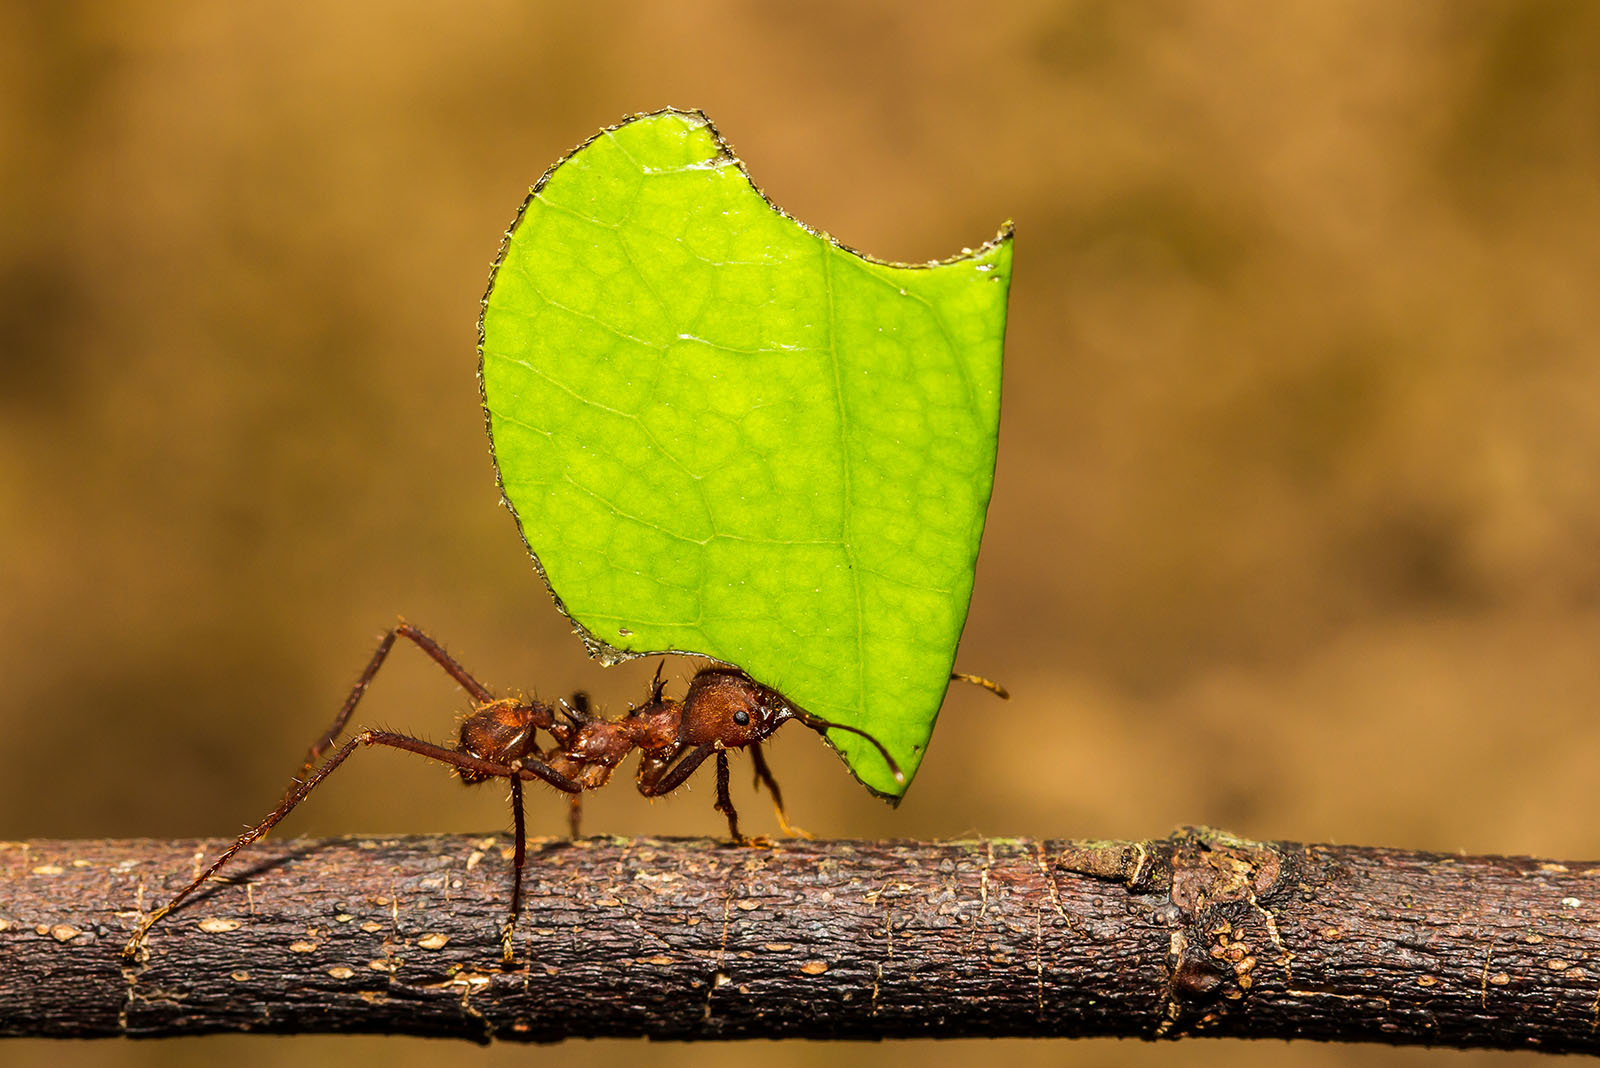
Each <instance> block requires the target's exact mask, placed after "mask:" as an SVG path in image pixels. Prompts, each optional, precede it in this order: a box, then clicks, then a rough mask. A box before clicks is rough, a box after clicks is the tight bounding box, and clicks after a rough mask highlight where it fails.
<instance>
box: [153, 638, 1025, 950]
mask: <svg viewBox="0 0 1600 1068" xmlns="http://www.w3.org/2000/svg"><path fill="white" fill-rule="evenodd" d="M400 637H403V638H407V639H409V640H410V641H411V642H413V643H415V644H416V646H417V647H418V648H420V649H421V650H422V651H423V652H424V653H426V654H427V655H428V656H429V657H430V658H431V659H432V660H433V661H434V662H435V663H437V664H438V665H439V666H440V667H441V668H443V669H444V670H445V671H446V672H447V673H448V674H449V675H450V676H451V677H452V678H454V679H455V680H456V682H458V683H460V684H461V686H462V687H463V688H464V689H465V690H466V691H467V692H468V693H469V694H471V695H472V699H473V702H474V709H473V711H472V713H471V714H469V715H468V716H467V717H466V719H464V720H463V721H462V724H461V730H460V734H459V735H458V738H457V742H456V745H455V747H454V748H447V747H445V746H440V745H435V744H433V743H432V742H427V741H423V740H422V739H420V738H414V737H411V736H410V735H405V734H397V733H394V732H392V731H380V730H371V729H365V730H362V731H360V732H358V733H357V734H356V735H355V736H354V737H352V738H351V739H350V740H349V741H347V742H345V743H344V745H342V746H340V747H339V748H338V749H337V750H336V751H335V752H334V753H333V755H332V756H330V757H329V758H328V759H327V760H326V761H325V762H324V763H323V764H322V765H321V766H320V767H317V768H316V770H315V771H312V768H313V766H314V765H316V762H317V761H318V760H319V759H321V757H322V755H323V754H324V753H326V752H327V751H328V750H329V749H330V748H331V747H332V746H333V744H334V743H335V742H336V741H337V740H338V738H339V736H340V735H341V734H342V733H343V732H344V728H345V725H346V724H347V723H348V722H349V719H350V715H351V713H353V712H354V711H355V707H356V705H357V704H358V703H359V702H360V700H361V697H362V695H363V694H365V693H366V690H367V687H368V685H370V684H371V682H372V679H373V677H374V676H375V675H376V674H377V673H378V669H379V668H380V667H381V666H382V665H383V662H384V660H385V659H386V658H387V657H388V655H389V651H390V650H391V649H392V648H393V647H394V643H395V639H396V638H400ZM952 677H953V678H957V679H962V680H964V681H969V682H976V683H978V684H979V685H982V686H985V687H986V688H988V689H990V690H993V691H994V692H995V693H997V694H999V695H1000V696H1002V697H1004V696H1005V691H1004V690H1003V689H1002V688H1000V687H999V686H997V685H995V684H994V683H991V682H989V681H988V680H985V679H981V678H978V677H976V676H970V675H960V674H958V675H954V676H952ZM791 719H793V720H799V721H800V722H802V723H804V724H806V725H807V726H809V727H811V728H812V729H813V730H816V731H818V732H821V731H826V730H845V731H850V732H852V733H854V734H859V735H861V736H862V737H864V738H866V739H867V740H868V741H870V742H871V743H872V744H873V745H875V746H877V748H878V751H879V752H880V753H882V754H883V758H884V760H885V761H887V762H888V764H889V767H890V769H891V770H892V771H893V773H894V775H895V777H896V778H897V779H900V780H901V781H904V777H903V775H902V773H901V771H900V769H899V766H898V765H896V764H895V762H894V759H893V758H892V757H890V756H889V753H888V751H887V750H886V749H884V747H883V745H882V744H881V743H880V742H878V740H877V739H876V738H873V737H872V736H871V735H870V734H868V733H867V732H865V731H863V730H860V729H858V728H856V727H851V726H847V725H845V724H840V723H832V722H829V721H827V720H823V719H820V718H818V717H816V716H813V715H811V714H810V713H808V712H806V711H804V710H803V709H800V708H797V707H796V706H794V705H793V704H792V703H790V702H789V701H788V700H786V699H785V698H784V697H783V695H782V694H780V693H778V692H777V691H776V690H773V689H770V688H769V687H766V686H763V685H761V684H760V683H758V682H756V681H755V680H754V679H752V678H750V677H749V676H748V675H746V674H745V673H744V672H742V671H739V670H738V669H737V668H732V667H727V666H720V665H718V666H712V667H706V668H703V669H701V670H700V671H699V672H698V673H697V674H696V675H695V676H694V678H693V679H692V680H691V681H690V683H689V689H688V691H687V692H686V693H685V694H684V697H683V700H682V701H677V700H674V699H672V698H670V697H667V696H666V695H665V693H664V686H663V684H662V682H661V672H660V669H659V668H658V669H657V671H656V678H655V681H654V683H653V684H652V685H651V688H650V697H649V699H648V700H646V701H645V703H644V704H642V705H640V706H638V707H636V708H630V709H629V710H628V711H627V712H625V713H624V714H623V715H621V716H619V717H617V718H616V719H603V718H601V717H599V716H595V715H593V714H592V713H591V712H590V711H589V702H588V699H587V698H586V697H585V696H584V695H583V694H581V693H580V694H575V695H573V698H572V699H571V700H570V701H561V702H559V703H558V704H557V705H556V706H554V707H552V706H550V705H547V704H544V703H543V702H541V701H536V700H532V699H530V698H515V697H496V696H494V694H492V693H490V692H489V690H488V688H487V687H485V686H484V685H483V684H482V683H480V682H479V681H478V680H477V679H475V678H473V677H472V676H471V675H470V674H468V672H467V670H466V669H465V668H463V667H462V666H461V665H460V664H459V663H457V662H456V661H455V659H454V658H453V657H451V656H450V654H449V653H447V652H445V651H444V649H443V648H441V647H440V646H439V644H438V643H437V642H435V641H434V640H433V639H432V638H430V637H428V636H427V635H426V634H424V633H423V632H422V631H420V630H418V629H417V628H415V627H413V626H412V625H411V624H409V623H407V622H405V621H404V620H402V621H401V622H400V623H399V624H398V625H397V626H396V627H395V628H394V629H393V630H391V631H389V632H388V634H386V635H384V638H383V641H382V642H380V643H379V645H378V648H377V651H376V652H374V653H373V655H372V659H371V660H370V661H369V662H368V664H367V667H366V670H365V671H363V672H362V673H361V677H360V678H359V679H358V680H357V681H356V684H355V687H354V688H353V689H352V690H351V691H350V696H349V697H347V698H346V699H345V702H344V705H343V707H341V708H340V709H339V714H338V715H337V716H336V717H335V718H334V721H333V725H332V726H330V727H329V728H328V730H327V732H326V733H324V734H323V736H322V737H321V738H319V739H318V740H317V742H316V744H314V745H313V746H312V747H311V749H310V752H308V753H307V755H306V760H305V764H304V766H303V767H302V768H301V771H300V776H298V777H297V778H296V780H295V784H294V786H293V787H292V788H291V789H290V791H289V793H288V794H287V795H286V796H285V797H284V799H283V801H282V802H281V803H280V804H279V805H278V807H277V808H275V809H273V810H272V812H270V813H268V814H267V816H266V818H265V819H263V820H262V821H261V822H260V823H258V824H256V825H255V826H254V827H252V828H250V829H249V830H247V831H245V833H244V834H242V835H240V836H239V840H238V841H236V842H235V843H234V844H233V845H231V846H229V847H228V848H227V849H226V850H225V851H224V852H223V853H222V855H221V856H219V857H218V858H217V859H216V860H215V861H213V862H212V863H211V866H210V867H208V868H206V869H205V871H203V872H201V873H200V874H199V875H198V876H197V877H196V878H195V879H194V881H192V882H191V883H189V885H188V886H186V887H184V888H183V889H182V890H180V891H179V892H178V893H177V895H176V896H174V897H173V899H172V900H171V901H169V902H167V903H166V904H165V905H163V906H162V907H160V908H158V909H156V910H155V911H154V912H152V913H151V914H150V915H149V916H147V917H145V919H144V920H143V922H141V923H140V924H139V926H138V928H137V929H136V930H135V931H134V933H133V936H132V937H131V938H129V940H128V943H127V945H126V946H125V947H124V948H123V954H124V955H125V956H127V957H129V958H133V957H136V956H137V955H138V953H139V950H140V947H141V946H142V945H143V943H144V938H145V935H146V933H147V932H148V931H149V930H150V928H151V927H152V926H154V925H155V924H156V923H157V922H158V921H160V920H161V918H162V917H163V916H165V915H167V913H169V912H171V911H172V910H173V909H175V908H177V907H178V905H180V904H182V902H183V901H184V899H186V898H187V897H188V896H189V895H190V894H192V893H194V892H195V891H196V890H198V889H199V888H200V887H201V886H202V885H203V884H204V883H205V882H206V881H207V880H208V879H210V878H211V876H213V875H215V874H216V873H217V872H218V871H219V870H220V869H221V868H222V866H223V865H224V864H226V863H227V862H228V861H229V860H230V859H232V857H233V856H234V854H236V853H238V852H239V850H241V849H243V848H245V847H246V846H248V845H250V844H251V843H252V842H255V841H257V840H258V839H260V838H261V837H262V836H264V835H265V834H266V833H267V832H268V831H270V830H271V829H272V828H273V827H274V826H276V825H277V824H278V823H279V822H280V821H281V820H282V819H283V818H284V817H285V816H287V815H288V814H289V813H290V812H291V811H293V810H294V808H295V806H296V805H298V804H300V802H301V801H304V800H305V799H306V796H307V795H308V794H310V793H311V791H312V790H314V789H315V788H316V787H317V785H318V784H319V783H321V782H322V780H324V779H326V778H327V777H328V775H329V774H331V773H332V772H333V771H334V769H336V768H337V767H338V766H339V765H340V764H342V763H344V761H345V760H346V759H347V758H348V757H349V756H350V754H351V753H353V752H355V751H356V750H357V749H358V748H360V747H362V746H368V745H383V746H389V747H392V748H395V749H404V750H407V751H408V752H412V753H417V754H419V755H421V756H425V757H428V758H430V759H433V760H438V761H440V762H442V763H445V764H449V765H451V766H452V767H454V768H455V771H456V775H457V776H458V777H459V778H460V779H461V781H462V782H463V783H466V784H468V785H472V784H476V783H481V782H486V781H488V780H489V779H494V778H502V779H506V780H507V781H509V782H510V784H511V815H512V821H513V826H514V830H515V856H514V858H513V861H512V883H511V915H510V918H509V919H508V920H507V922H506V926H505V928H504V933H503V939H502V941H503V946H504V957H505V960H506V962H507V963H508V964H509V963H510V962H511V959H512V941H511V936H512V931H513V929H514V925H515V924H516V921H517V916H518V914H519V913H520V912H521V909H522V867H523V861H524V860H525V859H526V854H527V843H526V833H525V830H524V816H523V802H522V784H523V782H524V781H527V780H531V779H538V780H540V781H542V782H545V783H548V784H549V785H551V786H553V787H555V788H556V789H557V790H561V791H563V792H565V793H566V794H568V795H569V797H570V799H571V810H570V819H571V827H572V834H573V837H577V835H578V822H579V815H580V805H581V795H582V793H583V791H584V790H594V789H598V788H599V787H602V786H604V785H605V784H606V783H607V782H609V781H610V779H611V775H612V772H614V771H615V770H616V768H617V765H618V764H620V763H621V762H622V761H623V759H624V758H626V757H627V755H628V754H629V753H631V752H632V751H633V750H635V749H637V750H639V752H640V758H639V770H638V775H637V783H638V787H639V792H640V793H642V794H644V795H645V796H646V797H659V796H661V795H662V794H666V793H670V792H671V791H672V790H675V789H677V788H678V787H679V786H680V785H682V784H683V782H684V780H685V779H687V778H688V777H689V776H690V775H691V774H693V773H694V771H695V770H696V769H697V768H699V766H700V765H701V764H702V763H704V762H705V760H706V758H707V757H709V756H712V755H713V754H714V755H715V756H716V758H717V801H716V809H717V811H718V812H721V813H722V814H723V815H725V816H726V817H727V820H728V834H729V835H730V836H731V837H732V839H733V840H734V842H736V843H743V842H745V841H746V839H745V837H744V835H743V834H741V833H740V831H739V817H738V813H737V812H736V811H735V810H734V807H733V801H732V798H731V797H730V796H729V792H728V750H730V749H749V750H750V754H751V758H752V762H753V763H754V765H755V773H756V778H757V781H758V782H760V783H761V784H763V785H765V786H766V788H767V790H768V791H769V792H770V793H771V794H772V799H773V803H774V805H775V807H776V808H777V812H778V819H779V822H780V823H781V824H782V825H783V827H784V830H785V831H790V832H791V833H793V832H792V829H791V828H790V827H789V824H788V821H787V819H786V818H785V817H784V811H783V795H782V794H781V793H780V792H779V790H778V784H777V781H776V780H774V779H773V777H772V772H771V770H769V769H768V767H767V763H766V760H765V758H764V757H763V756H762V754H761V743H762V742H764V741H766V739H767V738H769V737H771V736H772V733H773V732H774V731H776V730H777V729H778V728H779V727H781V726H783V724H785V723H787V722H789V721H790V720H791ZM540 731H543V732H545V733H546V734H547V735H549V736H550V738H551V740H552V744H550V745H548V746H541V745H540V744H539V737H538V735H539V732H540ZM307 772H311V774H309V775H307V774H306V773H307Z"/></svg>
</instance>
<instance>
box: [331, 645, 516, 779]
mask: <svg viewBox="0 0 1600 1068" xmlns="http://www.w3.org/2000/svg"><path fill="white" fill-rule="evenodd" d="M396 637H404V638H409V639H410V640H411V641H412V642H414V643H415V644H416V646H417V648H419V649H421V650H422V651H423V652H424V653H427V654H428V656H429V657H430V658H431V659H432V660H433V662H434V663H436V664H438V665H439V666H440V667H441V668H443V669H444V670H445V671H446V672H447V673H448V674H449V675H450V677H451V678H453V679H455V680H456V682H458V683H460V684H461V686H462V688H463V689H465V690H466V691H467V692H468V693H470V694H471V695H472V698H473V700H475V701H477V702H478V703H479V704H482V703H484V702H485V701H492V700H494V694H492V693H490V692H489V688H488V687H487V686H485V685H484V684H483V683H481V682H479V681H478V680H477V679H475V678H473V677H472V676H471V675H470V674H468V673H467V669H466V668H464V667H462V666H461V665H460V664H458V663H456V661H455V659H454V658H453V657H452V656H451V655H450V654H449V653H447V652H445V651H444V649H443V648H442V647H440V645H439V643H438V642H436V641H434V640H433V639H432V638H430V637H428V636H427V635H426V634H424V633H422V631H420V630H418V629H417V628H416V627H413V626H412V625H411V624H410V623H407V622H406V621H405V620H403V619H402V620H400V622H399V623H397V624H395V626H394V628H393V629H392V630H390V631H389V632H388V633H387V634H385V635H384V636H383V640H382V641H381V642H379V643H378V648H377V649H376V650H375V651H374V652H373V654H372V659H371V660H369V661H367V669H366V670H365V671H363V672H362V673H361V677H360V678H359V679H357V680H356V684H355V686H354V687H352V688H351V690H350V696H349V697H346V698H345V699H344V705H343V707H341V708H340V709H339V714H338V715H337V716H335V717H333V725H332V726H331V727H329V728H328V730H327V732H326V733H324V734H323V736H322V737H321V738H318V739H317V741H316V743H315V744H314V745H312V747H311V749H310V750H309V751H308V752H307V753H306V759H305V763H304V764H302V765H301V766H300V774H301V775H304V774H305V773H306V772H308V771H310V770H311V768H312V765H314V764H316V762H317V761H318V760H320V759H321V757H322V754H323V753H325V752H327V751H328V749H329V747H331V746H332V745H333V743H334V742H335V741H337V740H338V737H339V735H341V734H343V733H344V728H345V724H347V723H349V722H350V714H351V713H353V712H354V711H355V710H356V705H357V704H359V703H360V701H361V698H362V695H364V694H365V693H366V692H367V687H368V686H370V685H371V684H372V679H373V677H374V676H375V675H377V674H378V669H379V668H380V667H382V666H383V662H384V660H386V659H388V656H389V650H391V649H393V648H394V640H395V638H396Z"/></svg>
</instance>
